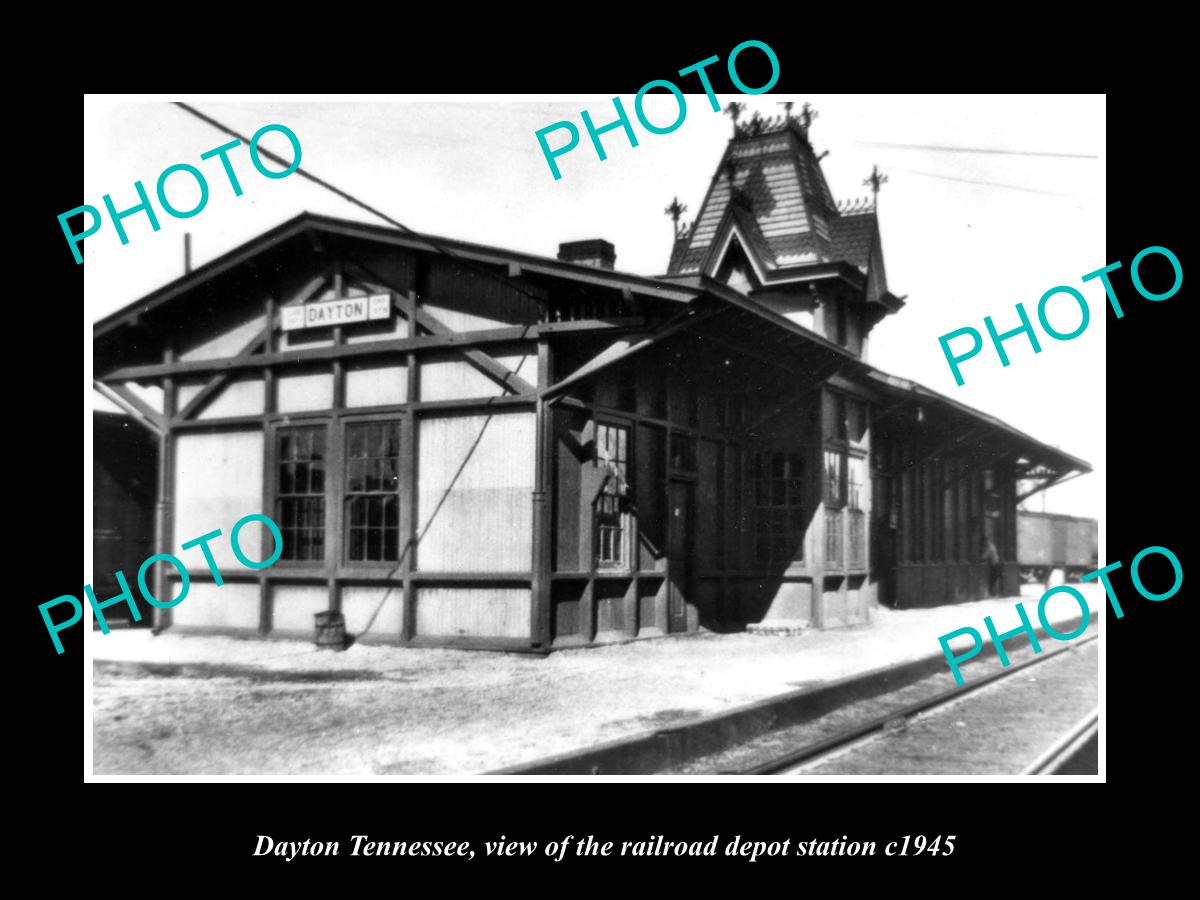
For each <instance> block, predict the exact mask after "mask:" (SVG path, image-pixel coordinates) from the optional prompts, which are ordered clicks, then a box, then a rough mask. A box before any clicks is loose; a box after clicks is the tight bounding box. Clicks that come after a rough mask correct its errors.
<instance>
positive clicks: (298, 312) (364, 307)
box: [279, 294, 392, 331]
mask: <svg viewBox="0 0 1200 900" xmlns="http://www.w3.org/2000/svg"><path fill="white" fill-rule="evenodd" d="M279 312H280V314H281V316H282V320H283V330H284V331H295V330H296V329H298V328H329V327H330V326H332V325H349V324H351V323H353V322H372V321H375V320H377V319H390V318H391V317H392V295H391V294H372V295H371V296H370V297H347V298H346V299H344V300H325V301H323V302H321V303H304V304H301V305H300V306H285V307H283V308H282V309H281V310H280V311H279Z"/></svg>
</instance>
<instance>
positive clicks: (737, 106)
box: [725, 100, 746, 135]
mask: <svg viewBox="0 0 1200 900" xmlns="http://www.w3.org/2000/svg"><path fill="white" fill-rule="evenodd" d="M745 108H746V104H745V103H738V102H737V101H736V100H734V101H733V102H732V103H730V104H729V105H728V106H727V107H725V115H727V116H729V117H730V118H731V119H733V133H734V134H735V135H736V134H737V120H738V116H740V115H741V114H742V110H743V109H745Z"/></svg>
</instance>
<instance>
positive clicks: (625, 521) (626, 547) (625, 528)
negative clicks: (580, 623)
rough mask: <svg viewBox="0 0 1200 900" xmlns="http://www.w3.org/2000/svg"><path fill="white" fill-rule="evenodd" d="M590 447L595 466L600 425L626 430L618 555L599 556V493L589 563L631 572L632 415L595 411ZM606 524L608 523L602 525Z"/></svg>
mask: <svg viewBox="0 0 1200 900" xmlns="http://www.w3.org/2000/svg"><path fill="white" fill-rule="evenodd" d="M592 421H593V435H594V436H593V447H592V465H593V466H594V467H596V468H599V466H600V429H601V428H619V429H621V430H623V431H624V432H625V459H624V465H625V485H626V491H625V496H624V497H623V498H619V499H618V508H619V509H620V517H621V537H620V543H619V546H620V556H621V558H620V559H617V560H603V559H601V558H600V543H601V540H600V533H601V532H600V529H601V525H600V516H601V512H600V509H599V506H598V504H599V503H600V496H604V494H603V492H602V493H601V495H600V496H598V497H597V498H596V500H595V501H594V502H593V505H592V565H593V567H594V568H595V569H596V570H597V571H604V572H632V571H634V569H635V563H634V558H633V557H634V540H633V536H634V534H635V533H636V531H637V522H636V517H635V515H634V510H633V495H634V481H633V469H634V460H636V459H637V456H636V451H635V448H634V445H633V441H634V434H635V431H636V429H635V428H634V422H633V420H632V419H623V418H619V417H616V416H609V415H596V416H594V418H593V420H592ZM667 442H668V447H669V446H670V436H669V435H668V438H667ZM605 527H608V526H605Z"/></svg>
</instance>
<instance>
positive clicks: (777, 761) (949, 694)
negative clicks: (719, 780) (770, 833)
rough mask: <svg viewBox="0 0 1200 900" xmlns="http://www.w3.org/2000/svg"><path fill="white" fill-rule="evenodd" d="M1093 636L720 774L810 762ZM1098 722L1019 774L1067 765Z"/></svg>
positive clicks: (1088, 721) (764, 771) (1091, 719)
mask: <svg viewBox="0 0 1200 900" xmlns="http://www.w3.org/2000/svg"><path fill="white" fill-rule="evenodd" d="M1094 640H1096V635H1092V636H1091V637H1087V638H1084V639H1082V640H1076V641H1073V642H1072V643H1071V644H1070V645H1069V646H1066V647H1063V648H1062V649H1061V650H1052V651H1048V652H1043V653H1041V654H1038V655H1037V656H1033V657H1031V658H1029V659H1027V660H1025V661H1023V662H1019V663H1016V664H1014V665H1011V666H1008V667H1007V668H1004V669H1000V670H999V671H996V672H992V673H990V674H988V675H983V676H980V677H978V678H976V679H974V680H973V681H971V682H970V684H968V685H965V686H963V687H955V688H952V689H950V690H948V691H943V692H942V693H940V694H936V695H934V696H932V697H927V698H925V699H922V700H918V701H916V702H915V703H911V704H909V705H907V706H905V707H902V708H901V709H898V710H892V711H889V712H887V713H885V714H883V715H881V716H877V717H875V718H872V719H870V720H868V721H866V722H862V723H859V724H856V725H854V726H853V727H851V728H847V729H845V730H844V731H841V732H838V733H837V734H834V735H831V736H830V737H827V738H824V739H822V740H819V741H814V742H812V743H809V744H805V745H803V746H800V747H797V748H794V749H792V750H789V751H788V752H786V753H782V754H779V755H777V756H774V757H772V758H771V759H769V760H767V761H766V762H763V763H759V764H757V765H754V766H750V767H748V768H742V769H722V770H721V771H720V772H719V774H721V775H777V774H780V773H782V772H787V771H788V770H790V769H793V768H795V767H796V766H798V765H800V764H802V763H810V762H813V761H814V760H817V759H819V758H821V757H824V756H827V755H829V754H831V753H833V752H834V751H837V750H840V749H842V748H843V747H846V746H848V745H849V744H852V743H854V742H856V741H860V740H862V739H863V738H867V737H870V736H872V735H875V734H878V733H881V732H884V731H886V730H888V729H889V728H891V727H893V726H895V725H896V724H900V723H904V722H906V721H907V720H909V719H911V718H913V717H915V716H918V715H920V714H922V713H925V712H929V711H931V710H935V709H937V708H939V707H941V706H945V705H946V704H948V703H951V702H953V701H955V700H958V699H960V698H962V697H964V696H966V695H967V694H970V693H973V692H974V691H977V690H979V689H980V688H983V687H986V686H987V685H989V684H995V683H996V682H998V681H1003V680H1005V679H1009V678H1012V677H1013V676H1014V675H1016V674H1017V673H1019V672H1024V671H1025V670H1026V669H1030V668H1032V667H1034V666H1037V665H1040V664H1042V663H1044V662H1046V661H1047V660H1050V659H1056V658H1058V657H1059V656H1061V655H1062V654H1064V653H1071V652H1073V651H1074V650H1075V649H1076V648H1078V647H1081V646H1084V645H1086V644H1090V643H1091V642H1092V641H1094ZM1097 725H1098V716H1097V710H1092V712H1091V713H1089V714H1088V715H1087V716H1085V717H1084V719H1083V720H1082V721H1080V722H1079V723H1077V724H1076V725H1075V726H1074V727H1073V728H1072V729H1071V730H1070V731H1069V732H1068V733H1067V734H1066V735H1064V736H1063V737H1062V738H1060V739H1059V740H1058V741H1056V742H1055V744H1054V746H1053V747H1051V748H1050V749H1049V750H1047V751H1046V752H1045V753H1043V754H1042V756H1040V757H1038V759H1037V760H1035V761H1034V763H1032V764H1031V765H1030V766H1029V767H1027V768H1026V769H1025V770H1024V771H1022V772H1021V774H1022V775H1053V774H1056V773H1057V772H1060V771H1062V770H1064V769H1066V768H1069V767H1070V766H1071V765H1072V764H1073V763H1074V762H1075V761H1076V760H1078V759H1079V758H1080V757H1081V756H1083V755H1085V754H1086V753H1087V752H1088V750H1087V748H1088V744H1089V743H1090V742H1091V741H1092V740H1093V739H1094V738H1095V735H1096V730H1097Z"/></svg>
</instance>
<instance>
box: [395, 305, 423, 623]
mask: <svg viewBox="0 0 1200 900" xmlns="http://www.w3.org/2000/svg"><path fill="white" fill-rule="evenodd" d="M399 308H400V310H401V312H402V313H403V314H404V317H405V318H406V319H408V329H409V332H408V333H409V334H410V335H411V334H412V333H413V328H414V323H415V322H416V320H417V292H416V291H415V290H411V291H408V292H407V294H406V295H405V296H404V298H403V300H401V301H400V302H399ZM405 368H406V382H405V383H406V385H407V389H408V397H407V400H408V408H407V409H405V410H404V417H403V419H402V420H401V423H400V428H401V433H400V447H401V453H400V484H401V485H402V486H403V487H402V491H403V496H405V497H407V498H408V502H407V503H405V504H404V505H403V506H402V507H401V508H400V534H402V535H404V536H405V542H404V547H403V549H402V550H401V552H400V559H401V561H402V564H401V569H400V575H401V577H402V578H403V579H404V587H403V590H404V612H403V623H402V625H401V629H400V639H401V640H402V641H410V640H412V639H413V637H414V636H415V635H416V633H417V622H416V612H417V598H416V593H415V588H414V587H413V581H412V573H413V570H414V569H415V568H416V559H415V557H416V555H417V487H418V481H417V478H418V472H417V449H418V447H417V440H418V433H417V431H418V429H417V414H416V409H415V407H414V406H413V404H415V403H416V402H417V400H418V399H420V396H421V369H420V365H419V363H418V362H417V354H416V353H414V352H412V351H409V354H408V358H407V366H406V367H405Z"/></svg>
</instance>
